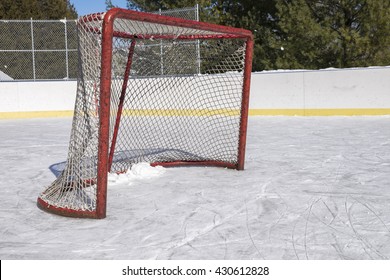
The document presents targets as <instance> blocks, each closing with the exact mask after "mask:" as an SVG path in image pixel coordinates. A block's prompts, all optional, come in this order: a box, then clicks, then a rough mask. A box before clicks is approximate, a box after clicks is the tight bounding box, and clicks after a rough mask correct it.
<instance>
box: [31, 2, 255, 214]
mask: <svg viewBox="0 0 390 280" xmlns="http://www.w3.org/2000/svg"><path fill="white" fill-rule="evenodd" d="M78 30H79V57H80V58H79V61H80V65H79V77H78V86H77V97H76V104H75V109H74V117H73V125H72V132H71V137H70V143H69V152H68V158H67V162H66V166H65V169H64V170H63V172H62V174H61V175H60V176H59V177H58V178H57V179H56V180H55V181H54V182H53V183H52V184H51V185H50V186H49V187H48V188H46V189H45V190H44V192H43V193H41V195H40V196H39V198H38V206H39V207H40V208H41V209H44V210H47V211H49V212H53V213H56V214H59V215H65V216H74V217H88V218H104V217H105V216H106V197H107V175H108V172H116V173H120V172H125V171H126V170H127V169H129V168H130V167H131V166H132V165H133V164H136V163H139V162H148V163H150V164H151V165H162V166H180V165H212V166H221V167H227V168H234V169H238V170H241V169H243V168H244V157H245V141H246V126H247V118H248V101H249V87H250V73H251V64H252V50H253V37H252V34H251V32H250V31H247V30H244V29H238V28H232V27H226V26H220V25H214V24H208V23H204V22H197V21H191V20H184V19H178V18H173V17H167V16H161V15H156V14H149V13H142V12H135V11H130V10H124V9H118V8H115V9H112V10H110V11H108V12H106V13H101V14H93V15H87V16H84V17H81V18H80V19H79V20H78Z"/></svg>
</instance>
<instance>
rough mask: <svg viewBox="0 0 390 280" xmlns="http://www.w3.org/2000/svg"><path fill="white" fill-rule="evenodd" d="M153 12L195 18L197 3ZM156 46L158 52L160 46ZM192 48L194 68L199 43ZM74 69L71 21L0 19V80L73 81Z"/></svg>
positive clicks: (73, 25) (73, 24) (74, 30)
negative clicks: (191, 5) (188, 6)
mask: <svg viewBox="0 0 390 280" xmlns="http://www.w3.org/2000/svg"><path fill="white" fill-rule="evenodd" d="M155 13H157V14H161V15H167V16H173V17H179V18H185V19H190V20H197V21H198V20H199V9H198V5H196V6H194V7H190V8H183V9H175V10H166V11H161V10H160V11H157V12H155ZM157 44H158V43H157ZM192 44H194V43H192ZM158 46H160V48H161V51H162V50H163V47H164V46H163V45H162V44H160V45H158ZM158 46H157V47H158ZM193 49H194V51H193V52H194V61H195V62H194V65H195V66H194V67H199V66H196V64H197V63H198V62H199V45H197V44H195V45H194V46H193ZM163 59H164V58H163V57H162V56H161V57H160V60H161V61H160V69H161V74H163V73H164V62H163ZM77 69H78V55H77V26H76V21H75V20H67V19H63V20H33V19H31V20H0V82H1V81H12V80H34V81H37V80H74V79H77Z"/></svg>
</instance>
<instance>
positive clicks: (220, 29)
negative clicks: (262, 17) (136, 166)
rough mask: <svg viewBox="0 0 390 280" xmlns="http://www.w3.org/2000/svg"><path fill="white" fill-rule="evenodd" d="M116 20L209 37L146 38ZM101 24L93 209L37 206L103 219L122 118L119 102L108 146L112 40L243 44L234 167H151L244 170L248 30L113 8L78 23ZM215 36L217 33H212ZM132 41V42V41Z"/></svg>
mask: <svg viewBox="0 0 390 280" xmlns="http://www.w3.org/2000/svg"><path fill="white" fill-rule="evenodd" d="M116 19H128V20H135V21H142V22H148V23H156V24H163V25H170V26H178V27H183V28H191V29H194V28H196V29H199V30H203V31H210V32H209V34H197V35H195V34H193V35H181V36H179V37H173V36H172V35H145V34H130V33H126V32H117V31H114V22H115V20H116ZM97 20H99V21H103V23H102V24H103V25H102V30H91V32H101V35H102V45H101V71H100V81H101V82H100V99H99V116H100V117H99V141H98V170H97V178H96V182H90V184H91V183H92V184H93V183H96V184H97V198H96V210H95V211H84V210H73V209H67V208H60V207H56V206H53V205H49V204H48V203H47V202H45V201H44V200H42V199H41V198H38V206H39V207H40V208H41V209H43V210H46V211H49V212H53V213H55V214H59V215H63V216H72V217H83V218H98V219H102V218H105V217H106V207H107V183H108V176H107V174H108V173H109V172H110V168H111V164H112V160H113V151H114V149H115V142H116V135H117V133H118V127H119V122H120V119H121V113H122V109H121V102H120V103H119V106H118V112H117V116H116V123H115V126H114V132H113V137H112V143H110V94H111V70H112V52H113V39H114V38H115V37H121V38H132V39H149V38H151V36H153V38H154V39H173V38H177V39H182V40H196V39H208V40H212V39H232V38H240V39H243V40H245V41H246V46H245V64H244V68H243V87H242V104H241V112H240V113H241V118H240V124H239V143H238V160H237V164H232V163H228V162H219V161H203V162H198V161H196V162H195V161H193V162H192V161H173V162H154V163H151V165H154V166H156V165H161V166H166V167H173V166H189V165H204V166H220V167H226V168H231V169H237V170H243V169H244V161H245V147H246V136H247V122H248V108H249V93H250V78H251V70H252V54H253V44H254V42H253V35H252V33H251V32H250V31H249V30H245V29H240V28H234V27H227V26H222V25H216V24H211V23H205V22H198V21H193V20H186V19H181V18H173V17H168V16H164V15H157V14H151V13H145V12H138V11H132V10H125V9H119V8H114V9H111V10H109V11H108V12H106V13H100V14H92V15H87V16H84V17H81V18H80V19H79V24H83V22H85V21H97ZM213 32H214V33H217V34H213ZM134 42H135V41H134ZM133 50H134V44H132V46H131V47H130V50H129V54H128V62H127V65H126V71H125V77H124V78H123V79H124V80H125V81H126V78H127V77H128V73H129V71H130V68H131V63H132V55H133ZM126 84H127V83H126V82H124V83H123V86H124V88H123V89H122V95H121V99H123V98H124V97H122V96H124V94H125V92H126V88H125V87H126V86H125V85H126Z"/></svg>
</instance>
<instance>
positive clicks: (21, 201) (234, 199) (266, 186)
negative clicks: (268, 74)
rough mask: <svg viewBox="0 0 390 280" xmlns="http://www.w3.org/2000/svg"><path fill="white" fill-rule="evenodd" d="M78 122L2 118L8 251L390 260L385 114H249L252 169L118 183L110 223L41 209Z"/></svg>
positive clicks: (176, 173)
mask: <svg viewBox="0 0 390 280" xmlns="http://www.w3.org/2000/svg"><path fill="white" fill-rule="evenodd" d="M70 127H71V119H69V118H65V119H34V120H0V155H1V156H0V167H1V173H0V259H389V258H390V206H389V205H390V204H389V201H390V117H388V116H383V117H251V118H250V119H249V127H248V133H249V134H248V143H247V153H246V154H247V157H246V158H247V160H246V169H245V170H244V171H235V170H227V169H223V168H211V167H208V168H205V167H183V168H165V169H164V171H165V172H164V173H163V174H160V173H159V174H158V176H157V177H155V178H150V176H145V177H146V178H144V177H143V176H138V178H137V179H136V180H132V181H131V182H132V184H130V185H129V182H124V183H118V182H117V184H114V185H113V186H110V188H109V190H108V216H107V218H106V219H104V220H88V219H87V220H85V219H73V218H65V217H60V216H56V215H52V214H48V213H46V212H43V211H41V210H39V209H38V208H37V207H36V199H37V196H38V194H39V193H40V192H41V191H42V190H43V189H44V188H45V187H46V186H47V185H49V184H50V183H51V182H52V181H53V180H54V178H55V176H54V174H53V173H52V172H51V171H50V169H49V168H50V167H51V166H53V164H56V163H61V162H63V161H64V160H65V159H66V154H67V145H68V140H69V133H70ZM141 173H142V172H141ZM146 173H148V172H146Z"/></svg>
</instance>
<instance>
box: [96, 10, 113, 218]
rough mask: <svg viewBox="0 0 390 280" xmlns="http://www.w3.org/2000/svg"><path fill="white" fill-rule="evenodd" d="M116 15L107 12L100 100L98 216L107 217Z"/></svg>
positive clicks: (103, 36) (103, 39) (103, 32)
mask: <svg viewBox="0 0 390 280" xmlns="http://www.w3.org/2000/svg"><path fill="white" fill-rule="evenodd" d="M114 20H115V15H114V14H112V13H106V14H105V17H104V21H103V31H102V53H101V57H102V60H101V70H100V80H101V82H100V100H99V144H98V167H97V194H96V196H97V197H96V216H97V218H100V219H103V218H105V217H106V206H107V174H108V149H109V129H110V128H109V127H110V91H111V67H112V65H111V63H112V61H111V56H112V38H113V30H114Z"/></svg>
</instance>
